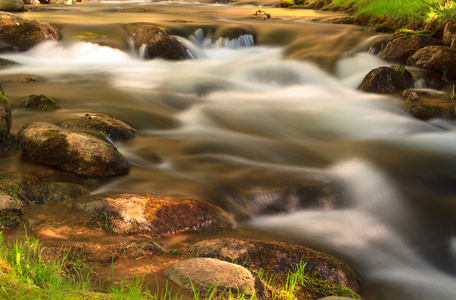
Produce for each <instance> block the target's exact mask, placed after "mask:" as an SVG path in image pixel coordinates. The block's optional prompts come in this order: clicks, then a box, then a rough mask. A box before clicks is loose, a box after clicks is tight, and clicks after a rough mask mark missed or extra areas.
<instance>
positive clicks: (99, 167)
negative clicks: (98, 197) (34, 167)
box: [17, 122, 130, 176]
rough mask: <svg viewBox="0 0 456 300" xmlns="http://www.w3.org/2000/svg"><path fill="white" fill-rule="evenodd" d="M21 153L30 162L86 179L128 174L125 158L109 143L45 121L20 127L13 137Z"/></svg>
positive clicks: (128, 166) (128, 167) (128, 165)
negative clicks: (87, 177) (86, 177)
mask: <svg viewBox="0 0 456 300" xmlns="http://www.w3.org/2000/svg"><path fill="white" fill-rule="evenodd" d="M17 139H18V143H19V146H20V148H21V150H22V152H23V153H24V154H25V155H27V156H28V157H30V158H31V159H32V160H33V161H36V162H39V163H43V164H47V165H50V166H54V167H56V168H59V169H62V170H65V171H68V172H72V173H75V174H78V175H86V176H114V175H119V174H124V173H126V172H128V171H129V169H130V164H129V163H128V161H127V159H126V158H125V157H124V156H123V155H122V154H121V153H120V152H119V151H118V150H117V149H116V148H115V147H114V146H112V145H111V144H109V143H106V142H104V141H102V140H100V139H97V138H96V137H94V136H92V135H89V134H82V133H75V132H70V131H68V130H65V129H62V128H60V127H58V126H56V125H53V124H50V123H45V122H34V123H29V124H26V125H24V126H23V127H22V128H21V129H20V130H19V132H18V134H17Z"/></svg>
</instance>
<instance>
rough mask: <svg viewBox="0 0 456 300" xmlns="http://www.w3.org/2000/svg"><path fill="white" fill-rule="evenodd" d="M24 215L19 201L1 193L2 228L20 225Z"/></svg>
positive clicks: (0, 220) (0, 222) (0, 223)
mask: <svg viewBox="0 0 456 300" xmlns="http://www.w3.org/2000/svg"><path fill="white" fill-rule="evenodd" d="M23 213H24V212H23V210H22V207H21V205H20V202H19V201H18V200H16V199H14V198H13V197H11V196H9V195H7V194H4V193H0V228H1V227H11V226H16V225H18V224H19V223H20V221H21V216H22V215H23Z"/></svg>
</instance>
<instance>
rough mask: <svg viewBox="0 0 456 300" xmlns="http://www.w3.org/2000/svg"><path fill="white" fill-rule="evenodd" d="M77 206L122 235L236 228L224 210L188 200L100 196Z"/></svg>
mask: <svg viewBox="0 0 456 300" xmlns="http://www.w3.org/2000/svg"><path fill="white" fill-rule="evenodd" d="M76 207H77V208H79V209H82V210H85V211H87V212H89V213H91V214H92V215H93V218H94V221H95V222H96V224H97V226H98V227H100V228H102V229H104V230H106V231H110V232H113V233H116V234H121V235H127V234H135V233H142V234H147V235H149V236H151V237H160V236H163V235H169V234H175V233H179V232H186V231H194V230H202V229H207V230H221V229H229V228H232V227H233V225H232V220H231V218H230V217H229V216H228V215H227V214H226V213H225V212H224V211H222V210H221V209H220V208H218V207H216V206H214V205H212V204H209V203H207V202H204V201H201V200H198V199H191V198H185V197H177V196H155V195H136V194H100V195H93V196H90V197H88V198H85V199H82V200H81V201H80V202H79V203H77V204H76Z"/></svg>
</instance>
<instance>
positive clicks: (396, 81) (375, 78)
mask: <svg viewBox="0 0 456 300" xmlns="http://www.w3.org/2000/svg"><path fill="white" fill-rule="evenodd" d="M412 83H413V77H412V74H411V73H410V72H409V71H407V70H406V69H405V68H404V67H403V66H398V65H396V66H392V67H379V68H376V69H374V70H372V71H370V72H369V73H368V74H367V75H366V76H365V77H364V79H363V81H362V82H361V84H360V85H359V87H358V89H360V90H361V91H363V92H368V93H380V94H384V93H397V92H402V91H403V90H405V89H408V88H410V87H411V86H412Z"/></svg>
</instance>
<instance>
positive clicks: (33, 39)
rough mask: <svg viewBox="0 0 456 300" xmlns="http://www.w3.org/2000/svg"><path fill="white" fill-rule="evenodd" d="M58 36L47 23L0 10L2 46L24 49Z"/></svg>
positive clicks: (0, 38) (0, 39) (56, 38)
mask: <svg viewBox="0 0 456 300" xmlns="http://www.w3.org/2000/svg"><path fill="white" fill-rule="evenodd" d="M59 38H60V35H59V33H58V31H57V30H56V29H55V28H54V27H52V26H51V25H50V24H48V23H45V22H41V21H36V20H29V19H26V18H24V17H21V16H18V15H15V14H11V13H5V12H0V42H2V43H3V45H4V46H5V45H9V46H10V47H13V48H14V49H17V50H18V51H26V50H28V49H30V48H32V47H33V46H35V45H37V44H38V43H39V42H41V41H44V40H58V39H59ZM3 48H4V47H3Z"/></svg>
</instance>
